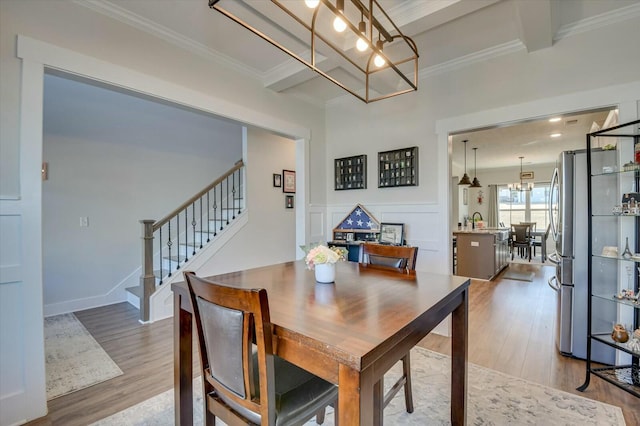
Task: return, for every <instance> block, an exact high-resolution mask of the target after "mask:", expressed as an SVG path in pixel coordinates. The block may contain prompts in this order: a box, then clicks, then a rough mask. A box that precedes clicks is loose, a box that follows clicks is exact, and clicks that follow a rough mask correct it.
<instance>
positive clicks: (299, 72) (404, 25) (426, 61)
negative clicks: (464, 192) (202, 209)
mask: <svg viewBox="0 0 640 426" xmlns="http://www.w3.org/2000/svg"><path fill="white" fill-rule="evenodd" d="M230 1H231V2H238V1H240V0H221V3H222V4H224V3H225V2H230ZM243 1H245V2H247V3H248V4H250V6H251V7H255V8H258V9H261V10H262V11H263V12H264V11H265V10H268V8H269V7H272V8H274V10H275V6H273V5H271V4H269V3H268V2H267V1H266V0H243ZM281 1H283V2H285V3H289V4H292V2H293V1H297V2H301V1H302V0H281ZM378 2H379V3H380V5H381V6H382V7H383V8H384V9H385V10H386V11H387V13H388V14H389V16H390V17H391V19H392V20H393V21H394V22H395V24H396V25H397V26H398V27H399V28H400V30H401V31H402V32H403V33H404V34H405V35H407V36H409V37H411V38H412V39H413V40H414V41H415V43H416V45H417V49H418V52H419V54H420V59H419V71H418V76H419V77H420V76H426V75H432V74H437V73H445V72H447V71H449V70H452V69H455V68H459V67H462V66H464V65H465V64H468V63H471V62H477V61H481V60H486V59H490V58H492V57H495V56H497V55H500V54H504V53H505V52H513V51H518V50H526V51H527V52H529V54H535V52H536V51H538V50H541V49H545V48H550V47H552V46H553V44H554V43H557V42H559V41H561V40H562V38H563V37H568V36H570V35H571V34H573V33H576V32H580V31H587V30H589V29H591V28H594V27H598V26H599V25H609V24H611V23H615V22H616V20H621V19H625V15H634V14H635V15H637V14H638V13H640V12H639V11H640V0H378ZM364 3H368V2H366V1H365V2H364ZM73 4H74V7H83V8H84V7H86V8H89V9H90V10H92V11H93V12H94V13H98V14H101V15H104V16H107V17H109V18H112V19H116V20H118V21H121V22H123V23H125V24H128V25H131V26H132V27H135V28H137V29H139V30H141V31H144V32H147V33H149V34H152V35H154V36H156V37H159V38H162V39H164V40H165V41H168V42H170V43H172V44H174V45H177V46H179V47H182V48H184V49H185V50H188V51H190V52H191V53H193V54H196V55H200V56H203V57H206V58H207V59H210V60H214V61H217V62H219V63H224V64H225V65H227V66H229V67H231V68H232V69H234V70H237V71H238V72H241V73H243V74H245V75H249V76H251V77H253V78H256V79H258V80H260V81H262V83H263V85H264V86H265V87H267V88H270V89H272V90H275V91H279V92H282V93H286V94H289V95H291V96H296V97H299V98H301V99H304V100H307V101H310V102H313V103H316V104H320V105H323V104H325V103H327V102H331V101H332V100H334V99H336V98H338V97H342V96H351V95H348V94H347V93H346V92H345V91H344V90H342V89H340V88H339V87H338V86H336V85H335V84H333V83H331V82H329V81H328V80H326V79H324V78H323V77H320V76H318V75H317V74H314V73H312V72H309V71H308V70H305V69H304V68H303V67H301V66H300V64H299V63H297V62H295V61H293V60H291V58H290V57H289V56H287V55H286V54H284V53H282V52H281V51H280V50H278V49H277V48H275V47H273V46H271V45H270V44H269V43H267V42H265V41H264V40H262V39H260V38H259V37H257V36H255V35H254V34H252V33H250V32H249V31H248V30H246V29H244V28H242V27H241V26H240V25H238V24H236V23H235V22H233V21H232V20H230V19H229V18H227V17H225V16H223V15H222V14H220V13H219V12H217V11H215V10H211V9H210V8H209V7H208V0H164V1H150V0H110V1H107V0H91V1H74V2H73ZM85 10H86V9H85ZM287 31H292V32H294V31H295V29H292V28H287ZM424 84H426V83H420V82H419V84H418V86H419V88H418V90H419V91H420V90H427V89H428V88H425V87H424ZM380 102H385V101H384V100H383V101H380ZM604 117H606V113H604V114H603V113H599V114H588V115H579V116H576V117H573V118H572V119H577V120H578V122H577V123H576V124H571V125H570V124H568V122H567V120H566V119H565V120H563V121H562V122H560V123H558V124H556V125H554V126H550V125H549V124H548V123H547V122H546V121H541V122H538V123H528V124H522V125H519V126H517V127H501V128H497V129H494V130H492V131H487V132H474V133H472V134H467V135H456V136H454V138H453V139H454V144H453V145H454V146H453V153H454V154H453V161H454V165H456V164H462V163H463V160H462V157H461V156H460V154H461V153H462V152H463V151H462V149H461V145H462V143H460V142H459V141H460V140H462V139H469V141H470V142H469V144H468V148H469V151H468V154H469V156H468V160H469V159H470V160H471V161H472V152H473V151H472V150H471V148H472V147H473V146H478V147H479V149H478V152H477V154H478V166H479V167H478V168H479V169H480V168H483V167H484V168H486V167H502V166H505V165H510V166H513V165H514V164H517V163H518V162H519V160H518V157H519V156H520V155H524V156H525V157H526V159H525V162H551V161H553V160H550V157H549V156H548V152H549V151H550V150H553V151H554V154H553V158H555V156H556V154H557V152H559V151H561V150H564V149H572V148H565V147H566V146H569V144H570V143H573V144H574V145H573V147H575V143H576V141H580V142H579V143H580V144H581V145H583V144H584V134H585V133H587V132H588V131H589V130H590V127H591V123H592V122H593V121H596V122H599V123H601V122H603V121H604ZM552 129H560V131H561V132H562V133H563V136H562V137H561V138H560V139H558V140H553V141H551V140H549V139H548V134H549V132H550V131H551V130H552ZM581 145H580V146H581ZM545 153H546V154H547V155H545Z"/></svg>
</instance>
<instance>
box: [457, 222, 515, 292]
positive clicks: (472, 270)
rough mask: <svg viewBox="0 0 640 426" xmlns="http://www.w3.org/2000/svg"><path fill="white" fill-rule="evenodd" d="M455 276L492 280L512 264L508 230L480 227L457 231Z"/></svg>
mask: <svg viewBox="0 0 640 426" xmlns="http://www.w3.org/2000/svg"><path fill="white" fill-rule="evenodd" d="M453 235H454V236H455V237H456V251H457V253H456V257H457V266H456V275H462V276H465V277H471V278H478V279H482V280H491V279H493V277H495V276H496V275H498V274H499V273H500V271H502V270H503V269H504V268H506V267H507V266H508V265H509V229H508V228H480V229H465V230H460V231H454V232H453Z"/></svg>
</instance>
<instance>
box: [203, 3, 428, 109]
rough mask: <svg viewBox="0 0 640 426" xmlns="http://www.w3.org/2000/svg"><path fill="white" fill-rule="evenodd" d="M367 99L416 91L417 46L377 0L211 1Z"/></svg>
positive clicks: (370, 100) (215, 6)
mask: <svg viewBox="0 0 640 426" xmlns="http://www.w3.org/2000/svg"><path fill="white" fill-rule="evenodd" d="M209 7H210V8H212V9H214V10H217V11H218V12H220V13H222V14H223V15H225V16H227V17H228V18H230V19H232V20H233V21H235V22H237V23H238V24H240V25H242V26H243V27H244V28H246V29H248V30H249V31H251V32H252V33H254V34H256V35H257V36H259V37H261V38H262V39H264V40H266V41H267V42H269V43H271V44H272V45H273V46H275V47H277V48H278V49H280V50H281V51H283V52H285V53H286V54H288V55H290V56H291V57H292V58H294V59H295V60H297V61H298V62H300V63H302V64H304V65H305V66H306V67H308V69H309V70H311V71H313V72H316V73H318V74H320V75H321V76H323V77H325V78H327V79H328V80H330V81H331V82H333V83H334V84H336V85H338V86H339V87H341V88H342V89H344V90H346V91H347V92H349V93H351V94H352V95H353V96H355V97H357V98H358V99H360V100H361V101H363V102H365V103H369V102H374V101H378V100H381V99H386V98H389V97H392V96H397V95H401V94H403V93H408V92H413V91H416V90H418V56H419V55H418V49H417V47H416V44H415V43H414V42H413V40H412V39H411V38H409V37H407V36H405V35H404V34H402V32H401V31H400V30H399V29H398V27H397V26H396V25H395V24H394V23H393V21H392V20H391V18H389V16H388V14H387V13H386V12H385V11H384V10H383V9H382V7H380V5H379V4H378V2H377V1H376V0H346V1H345V0H304V1H291V0H282V1H279V0H271V1H265V0H209Z"/></svg>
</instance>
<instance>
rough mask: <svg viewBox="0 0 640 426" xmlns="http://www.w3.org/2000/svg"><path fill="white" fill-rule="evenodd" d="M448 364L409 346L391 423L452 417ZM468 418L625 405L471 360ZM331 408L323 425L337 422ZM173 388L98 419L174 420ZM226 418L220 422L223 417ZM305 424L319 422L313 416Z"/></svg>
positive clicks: (387, 417) (550, 416)
mask: <svg viewBox="0 0 640 426" xmlns="http://www.w3.org/2000/svg"><path fill="white" fill-rule="evenodd" d="M450 366H451V359H450V358H449V357H448V356H445V355H441V354H438V353H436V352H432V351H429V350H427V349H423V348H414V349H413V350H412V351H411V377H412V381H413V398H414V408H415V411H414V412H413V413H412V414H409V413H407V412H406V411H405V407H404V393H403V392H398V394H397V395H396V397H395V398H394V399H393V401H391V403H390V404H389V405H388V406H387V408H386V409H385V410H384V423H385V424H388V425H421V426H422V425H447V424H450V421H449V397H450V389H451V387H450V386H451V385H450V371H451V370H450ZM400 373H401V364H397V365H396V366H394V368H393V369H392V370H391V371H390V372H389V373H388V375H387V376H386V380H385V384H392V383H393V382H394V380H393V378H394V377H399V375H400ZM194 394H195V395H196V398H194V424H202V389H201V381H200V378H199V377H198V378H197V379H196V380H195V381H194ZM467 402H468V408H467V424H469V425H483V426H486V425H506V424H509V425H541V424H544V425H598V426H603V425H612V426H620V425H624V424H625V421H624V417H623V416H622V410H620V408H619V407H615V406H613V405H608V404H604V403H601V402H598V401H593V400H590V399H587V398H584V397H581V396H578V395H573V394H570V393H567V392H563V391H559V390H555V389H552V388H549V387H546V386H542V385H539V384H536V383H533V382H529V381H527V380H523V379H519V378H516V377H512V376H509V375H506V374H503V373H500V372H497V371H494V370H490V369H487V368H484V367H480V366H477V365H474V364H469V376H468V397H467ZM332 412H333V410H332V409H331V408H330V407H329V408H328V409H327V417H326V419H325V423H324V424H325V425H329V426H332V425H334V424H335V423H334V418H333V415H332V414H331V413H332ZM173 419H174V409H173V390H169V391H167V392H165V393H163V394H160V395H158V396H155V397H153V398H151V399H148V400H146V401H144V402H141V403H140V404H138V405H135V406H133V407H131V408H128V409H126V410H124V411H121V412H120V413H116V414H114V415H113V416H111V417H107V418H105V419H102V420H101V421H99V422H97V423H94V425H99V426H111V425H125V424H126V425H139V426H141V425H154V426H161V425H167V426H169V425H173ZM219 423H220V424H223V423H222V422H219ZM306 425H307V426H312V425H316V422H315V421H314V420H311V421H309V422H307V423H306Z"/></svg>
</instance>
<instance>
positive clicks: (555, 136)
mask: <svg viewBox="0 0 640 426" xmlns="http://www.w3.org/2000/svg"><path fill="white" fill-rule="evenodd" d="M549 136H551V137H552V138H559V137H560V136H562V133H551V135H549Z"/></svg>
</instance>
